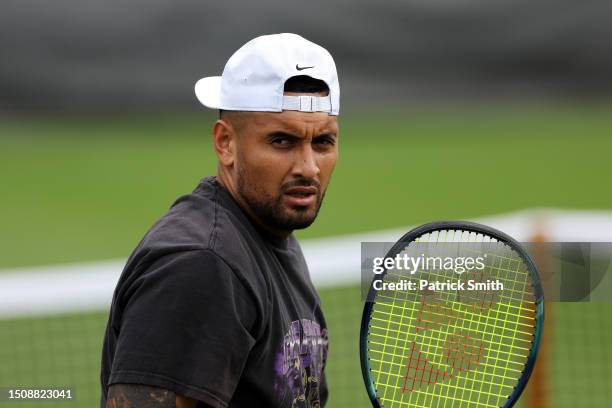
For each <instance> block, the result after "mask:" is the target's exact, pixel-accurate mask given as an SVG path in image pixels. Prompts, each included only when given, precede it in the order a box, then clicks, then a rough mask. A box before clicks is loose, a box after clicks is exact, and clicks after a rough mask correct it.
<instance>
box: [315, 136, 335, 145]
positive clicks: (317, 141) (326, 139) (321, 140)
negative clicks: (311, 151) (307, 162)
mask: <svg viewBox="0 0 612 408" xmlns="http://www.w3.org/2000/svg"><path fill="white" fill-rule="evenodd" d="M314 142H315V144H319V145H329V146H333V145H334V140H333V139H332V138H329V137H322V138H318V139H315V141H314Z"/></svg>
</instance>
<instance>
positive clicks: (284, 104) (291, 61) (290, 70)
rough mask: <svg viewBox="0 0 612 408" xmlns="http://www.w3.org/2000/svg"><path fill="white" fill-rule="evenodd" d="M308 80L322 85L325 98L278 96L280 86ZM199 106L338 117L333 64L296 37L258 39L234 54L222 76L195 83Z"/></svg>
mask: <svg viewBox="0 0 612 408" xmlns="http://www.w3.org/2000/svg"><path fill="white" fill-rule="evenodd" d="M298 75H307V76H309V77H312V78H314V79H319V80H321V81H323V82H325V83H326V84H327V86H328V88H329V95H328V96H311V95H299V96H288V95H283V88H284V85H285V81H286V80H288V79H289V78H291V77H294V76H298ZM195 93H196V96H197V97H198V100H199V101H200V102H201V103H202V105H204V106H206V107H209V108H213V109H223V110H233V111H258V112H281V111H283V110H297V111H302V112H328V113H329V114H330V115H338V113H339V112H340V86H339V85H338V74H337V73H336V64H335V63H334V59H333V58H332V56H331V55H330V53H329V52H328V51H327V50H326V49H325V48H323V47H321V46H320V45H317V44H315V43H313V42H310V41H308V40H306V39H305V38H303V37H301V36H299V35H297V34H289V33H284V34H273V35H263V36H261V37H257V38H254V39H252V40H251V41H249V42H247V43H246V44H244V45H243V46H242V47H240V49H238V51H236V52H235V53H234V55H232V56H231V57H230V59H229V60H228V61H227V64H225V68H224V69H223V74H222V75H221V76H214V77H207V78H202V79H200V80H199V81H198V82H196V84H195Z"/></svg>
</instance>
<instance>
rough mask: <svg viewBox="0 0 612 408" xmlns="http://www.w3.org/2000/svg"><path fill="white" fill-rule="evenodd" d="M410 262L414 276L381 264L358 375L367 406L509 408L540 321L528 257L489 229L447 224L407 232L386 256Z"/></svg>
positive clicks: (529, 365)
mask: <svg viewBox="0 0 612 408" xmlns="http://www.w3.org/2000/svg"><path fill="white" fill-rule="evenodd" d="M406 257H409V258H408V259H412V260H417V262H420V264H419V265H420V268H416V267H412V268H410V264H406V263H405V262H404V263H402V262H399V261H398V263H397V264H393V265H391V263H392V262H391V261H389V262H390V263H389V264H386V265H385V264H384V263H379V265H384V267H383V269H384V271H383V272H380V271H378V273H376V274H375V275H374V279H373V281H372V285H371V286H370V289H369V292H368V298H367V301H366V304H365V307H364V311H363V318H362V322H361V335H360V354H361V367H362V372H363V378H364V381H365V385H366V389H367V392H368V394H369V397H370V400H371V401H372V404H373V406H374V407H376V408H400V407H402V408H404V407H437V408H449V407H504V408H509V407H511V406H513V405H514V403H515V402H516V401H517V399H518V397H519V396H520V394H521V392H522V391H523V389H524V388H525V385H526V383H527V381H528V379H529V376H530V374H531V372H532V369H533V365H534V362H535V359H536V354H537V350H538V344H539V341H540V337H541V335H542V327H543V323H544V301H543V293H542V287H541V284H540V278H539V275H538V272H537V270H536V267H535V264H534V263H533V261H532V260H531V258H530V257H529V255H528V254H527V252H526V251H525V250H524V249H523V248H522V247H521V245H520V244H519V243H518V242H516V241H515V240H514V239H512V238H511V237H509V236H508V235H506V234H504V233H502V232H500V231H497V230H495V229H493V228H489V227H486V226H484V225H479V224H476V223H469V222H451V221H445V222H436V223H431V224H426V225H423V226H421V227H418V228H416V229H413V230H412V231H410V232H408V233H407V234H406V235H404V236H403V237H402V238H401V239H400V240H399V241H398V242H397V243H396V244H395V245H394V246H393V247H392V248H391V250H389V252H388V253H387V255H386V256H385V258H391V259H393V260H396V259H399V260H400V261H403V260H406V259H407V258H406ZM419 259H420V261H418V260H419ZM466 259H471V260H472V261H471V262H470V261H466ZM460 261H461V262H460ZM407 265H408V266H407ZM414 265H415V264H414V263H413V264H412V266H414ZM458 265H459V268H458V267H457V266H458ZM423 281H425V282H426V284H425V283H424V282H423ZM435 282H439V283H444V284H446V285H445V286H444V285H441V286H444V287H442V288H434V287H432V286H431V285H432V284H434V283H435ZM461 282H463V284H464V287H461V285H460V284H461ZM385 284H386V285H385ZM390 284H391V285H390ZM383 286H384V287H383ZM502 286H503V289H500V287H502ZM389 288H391V289H389ZM397 288H400V289H399V290H398V289H397Z"/></svg>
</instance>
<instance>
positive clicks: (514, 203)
mask: <svg viewBox="0 0 612 408" xmlns="http://www.w3.org/2000/svg"><path fill="white" fill-rule="evenodd" d="M211 123H212V117H210V116H196V115H187V116H163V117H158V116H154V115H152V116H151V117H148V116H147V117H139V118H137V117H125V118H120V119H117V118H113V117H95V118H80V119H76V120H75V119H72V118H53V119H52V118H36V119H7V118H4V119H2V121H0V135H1V136H0V181H1V185H2V200H0V223H1V224H0V225H2V227H1V228H2V229H1V231H2V233H1V234H0V247H1V248H2V252H1V254H2V255H1V256H0V268H10V267H17V266H26V265H45V264H53V263H62V262H71V261H87V260H101V259H109V258H126V257H127V256H128V255H129V252H130V251H131V250H132V249H133V247H134V246H135V245H136V244H137V242H138V241H139V240H140V238H141V237H142V235H143V234H144V233H145V232H146V229H147V228H148V227H149V226H150V225H151V224H152V223H153V222H154V220H155V219H156V218H158V217H159V216H160V215H161V214H162V213H163V212H164V211H165V210H166V209H167V208H168V206H169V205H170V204H171V203H172V202H173V200H174V199H175V198H176V197H178V196H179V195H180V194H182V193H184V192H188V191H191V189H192V188H193V187H194V186H195V184H196V183H197V181H198V180H199V178H200V177H202V176H204V175H208V174H212V173H214V171H215V160H214V156H213V152H212V148H211V145H210V138H209V129H210V125H211ZM341 132H342V133H341V136H340V148H341V154H340V161H339V163H338V167H337V169H336V173H335V174H334V177H333V179H332V184H331V187H330V190H329V192H328V194H327V196H326V202H325V205H324V206H323V209H322V211H321V214H320V217H319V219H318V220H317V222H316V223H315V224H314V226H313V227H312V228H310V229H309V230H307V231H304V232H300V233H299V234H298V236H299V237H300V238H313V237H319V236H332V235H338V234H344V233H352V232H359V231H369V230H374V229H384V228H392V227H397V226H400V225H409V224H416V223H421V222H426V221H430V220H435V219H442V218H444V219H451V218H457V219H458V218H471V217H478V216H482V215H486V214H496V213H502V212H507V211H512V210H518V209H522V208H529V207H561V208H585V209H589V208H601V209H612V190H611V189H609V188H608V184H609V180H608V179H609V175H610V174H612V161H611V160H610V152H611V151H612V138H611V137H610V135H612V115H610V114H609V112H608V111H605V110H600V111H585V110H581V111H579V110H571V109H566V110H563V111H546V112H533V111H532V112H526V113H525V112H523V113H521V112H518V111H517V112H513V113H509V112H505V113H500V112H495V111H491V112H488V113H486V114H485V113H482V112H480V113H478V112H470V113H465V114H462V115H460V114H450V113H449V114H436V115H434V114H426V113H421V114H402V115H399V114H391V113H389V114H381V115H377V116H375V117H373V116H371V115H362V116H358V115H354V116H346V117H343V118H342V119H341ZM321 296H322V299H323V304H324V308H325V311H326V317H327V319H328V324H329V330H330V340H331V344H330V360H329V365H328V371H327V375H328V381H329V386H330V404H329V406H330V407H332V408H333V407H340V408H342V407H349V406H350V407H367V406H369V403H368V401H367V399H366V396H365V394H366V393H365V390H364V388H363V385H362V380H361V373H360V368H359V360H358V352H357V347H358V332H359V321H360V318H361V308H362V304H361V301H360V294H359V288H357V287H340V288H330V289H325V290H323V291H322V293H321ZM610 312H612V307H611V305H610V304H608V303H592V304H569V303H566V304H557V305H555V316H556V318H557V320H556V321H555V333H556V335H555V338H554V340H553V345H554V350H553V354H554V360H553V367H554V370H551V372H552V373H553V377H552V381H551V384H552V385H551V393H552V394H553V404H552V406H559V407H565V406H567V407H575V406H589V407H604V406H607V405H608V404H609V402H608V401H610V400H611V399H612V395H611V391H610V390H609V383H610V381H611V380H612V369H611V368H610V367H612V353H611V352H610V351H609V349H608V348H607V346H608V344H610V343H611V342H612V315H611V314H610ZM105 318H106V316H105V313H86V314H71V315H65V316H55V317H52V318H36V319H17V320H4V321H0V361H1V364H0V387H6V386H14V385H21V386H26V385H29V386H33V385H41V386H42V385H44V386H50V385H57V386H62V385H63V386H67V385H70V386H72V387H74V388H75V389H76V391H75V395H76V400H77V403H76V404H75V403H68V404H65V405H62V404H59V403H48V404H44V405H42V406H49V407H51V406H53V407H60V406H66V407H92V406H96V403H97V400H98V398H99V395H98V366H99V348H100V345H101V341H102V333H103V330H104V326H105V323H106V322H105ZM0 405H2V403H0ZM9 406H15V407H17V406H24V407H25V406H41V404H38V405H36V404H29V405H28V404H24V405H19V404H18V403H11V404H10V405H9Z"/></svg>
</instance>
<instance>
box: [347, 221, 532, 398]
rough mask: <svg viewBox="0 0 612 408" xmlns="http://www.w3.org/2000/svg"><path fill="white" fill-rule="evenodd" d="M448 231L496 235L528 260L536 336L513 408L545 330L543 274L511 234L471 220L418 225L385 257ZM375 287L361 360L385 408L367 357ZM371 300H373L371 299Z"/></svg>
mask: <svg viewBox="0 0 612 408" xmlns="http://www.w3.org/2000/svg"><path fill="white" fill-rule="evenodd" d="M445 230H460V231H468V232H474V233H480V234H483V235H487V236H489V237H491V238H494V239H496V240H498V241H500V242H502V243H504V244H506V245H508V246H510V247H511V248H512V249H513V250H515V251H516V252H517V253H518V254H519V255H520V256H521V257H522V258H523V260H524V261H525V263H526V265H527V269H528V270H529V273H530V275H531V277H532V280H533V289H534V295H535V304H536V317H535V322H536V327H535V333H534V339H533V346H532V347H531V350H530V352H529V355H528V357H527V362H526V363H525V369H524V370H523V373H522V374H521V377H520V378H519V380H518V384H517V385H516V387H514V390H513V391H512V394H510V396H509V397H508V400H507V401H506V403H505V404H504V405H503V406H502V408H510V407H512V406H513V405H514V404H515V403H516V401H517V400H518V398H519V397H520V396H521V394H522V392H523V390H524V389H525V386H526V385H527V382H528V381H529V377H530V376H531V373H532V372H533V367H534V364H535V361H536V357H537V354H538V349H539V346H540V339H541V338H542V330H543V328H544V292H543V290H542V284H541V280H540V275H539V273H538V270H537V268H536V265H535V263H534V262H533V259H531V256H530V255H529V254H528V253H527V251H526V250H525V249H524V248H523V246H522V245H521V244H520V243H519V242H518V241H516V240H515V239H514V238H512V237H511V236H509V235H507V234H505V233H503V232H501V231H499V230H496V229H495V228H491V227H489V226H486V225H482V224H478V223H475V222H471V221H437V222H431V223H427V224H423V225H421V226H419V227H416V228H414V229H412V230H410V231H408V232H407V233H406V234H404V235H403V236H402V237H401V238H400V239H399V240H398V241H397V242H396V243H395V244H394V245H393V247H391V249H390V250H389V251H388V252H387V254H386V255H385V257H386V258H387V257H393V256H395V255H396V254H398V253H400V252H401V251H402V250H404V248H406V246H407V245H408V244H410V243H411V242H413V241H414V240H415V239H416V238H418V237H420V236H423V235H425V234H427V233H430V232H433V231H445ZM386 273H387V270H386V269H385V271H383V272H382V273H381V274H379V275H378V276H376V277H375V279H382V278H383V276H384V275H385V274H386ZM375 294H376V290H375V289H374V288H373V287H372V285H370V290H369V291H368V295H367V297H366V301H365V305H364V308H363V315H362V318H361V329H360V335H359V357H360V360H361V372H362V375H363V381H364V383H365V387H366V390H367V392H368V396H369V397H370V401H371V402H372V405H373V407H374V408H384V407H383V406H382V405H381V404H380V401H378V396H377V392H376V386H375V385H374V381H373V380H372V377H371V375H370V373H371V371H370V361H369V358H368V334H369V326H370V317H371V315H372V309H373V307H374V303H375V302H374V301H373V299H375ZM369 299H372V301H370V300H369Z"/></svg>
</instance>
